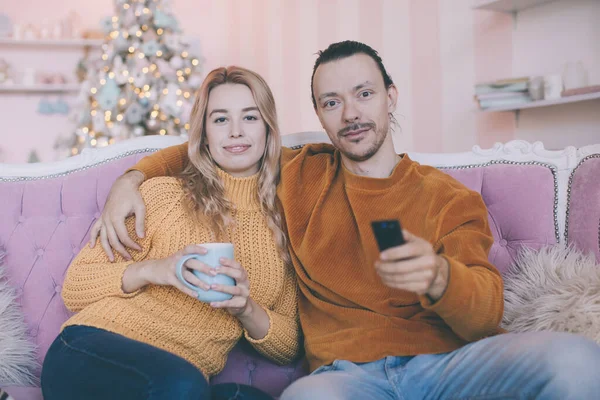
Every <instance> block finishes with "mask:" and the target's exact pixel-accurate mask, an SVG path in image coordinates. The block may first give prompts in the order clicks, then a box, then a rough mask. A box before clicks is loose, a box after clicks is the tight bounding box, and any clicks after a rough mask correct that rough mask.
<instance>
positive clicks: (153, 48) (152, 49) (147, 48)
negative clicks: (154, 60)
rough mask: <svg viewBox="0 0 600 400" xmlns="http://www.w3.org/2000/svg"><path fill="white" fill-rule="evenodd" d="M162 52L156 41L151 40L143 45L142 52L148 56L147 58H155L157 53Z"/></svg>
mask: <svg viewBox="0 0 600 400" xmlns="http://www.w3.org/2000/svg"><path fill="white" fill-rule="evenodd" d="M159 50H160V45H159V44H158V42H157V41H156V40H151V41H149V42H146V43H144V44H143V45H142V51H143V52H144V54H145V55H146V57H149V56H153V55H155V54H156V52H157V51H159Z"/></svg>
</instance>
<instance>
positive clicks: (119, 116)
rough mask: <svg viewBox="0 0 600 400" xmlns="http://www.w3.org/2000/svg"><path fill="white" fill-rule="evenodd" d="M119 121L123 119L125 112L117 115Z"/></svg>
mask: <svg viewBox="0 0 600 400" xmlns="http://www.w3.org/2000/svg"><path fill="white" fill-rule="evenodd" d="M117 121H119V122H121V121H123V114H119V115H117Z"/></svg>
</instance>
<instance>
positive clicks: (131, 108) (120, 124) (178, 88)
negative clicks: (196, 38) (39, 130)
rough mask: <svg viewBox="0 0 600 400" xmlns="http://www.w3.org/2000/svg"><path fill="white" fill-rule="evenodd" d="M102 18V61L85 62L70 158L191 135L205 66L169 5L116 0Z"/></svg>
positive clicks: (161, 1)
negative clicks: (153, 138)
mask: <svg viewBox="0 0 600 400" xmlns="http://www.w3.org/2000/svg"><path fill="white" fill-rule="evenodd" d="M115 10H116V12H115V15H114V16H112V17H107V18H106V19H104V20H102V29H103V31H104V33H105V34H106V40H105V43H104V44H103V45H102V52H101V56H100V57H99V58H96V59H95V60H94V59H89V60H87V62H86V69H87V77H86V80H84V82H83V83H82V89H81V92H80V95H79V98H78V103H79V104H78V107H77V109H76V111H75V113H74V114H73V115H72V117H73V118H74V122H75V124H76V126H77V128H76V131H75V140H74V144H73V145H72V146H71V148H70V152H71V154H73V155H75V154H78V153H79V152H80V151H81V150H82V149H83V148H87V147H102V146H107V145H109V144H112V143H114V142H115V141H118V140H123V139H128V138H131V137H136V136H143V135H156V134H158V135H183V136H187V132H188V130H189V127H190V125H189V116H190V111H191V109H192V102H193V94H194V91H195V90H196V89H197V88H198V87H199V86H200V84H201V63H202V60H201V59H200V57H198V56H197V55H193V54H191V50H190V48H191V47H190V43H188V42H187V41H186V40H185V39H184V38H183V37H182V35H181V30H180V29H179V27H178V24H177V20H176V19H175V17H174V16H173V14H172V12H171V7H170V1H169V0H115Z"/></svg>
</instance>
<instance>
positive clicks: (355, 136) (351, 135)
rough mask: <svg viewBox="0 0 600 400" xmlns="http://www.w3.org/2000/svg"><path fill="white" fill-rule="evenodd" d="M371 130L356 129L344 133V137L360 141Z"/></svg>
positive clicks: (367, 128) (366, 128)
mask: <svg viewBox="0 0 600 400" xmlns="http://www.w3.org/2000/svg"><path fill="white" fill-rule="evenodd" d="M369 129H371V128H370V127H365V128H360V129H355V130H352V131H348V132H346V133H344V134H343V135H342V136H343V137H345V138H347V139H350V140H353V139H358V138H359V137H360V136H361V135H362V134H363V133H365V132H367V131H368V130H369Z"/></svg>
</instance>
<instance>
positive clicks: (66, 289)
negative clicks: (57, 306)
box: [62, 178, 177, 312]
mask: <svg viewBox="0 0 600 400" xmlns="http://www.w3.org/2000/svg"><path fill="white" fill-rule="evenodd" d="M161 179H163V180H165V179H166V178H161ZM173 181H174V180H173ZM169 189H171V190H169ZM176 189H177V186H175V185H174V184H172V183H171V184H169V183H166V184H165V183H160V182H156V180H154V179H153V180H150V181H147V182H145V183H144V184H142V186H141V187H140V192H141V194H142V198H143V199H144V202H145V203H146V205H147V209H148V210H147V213H146V226H147V227H148V228H147V234H146V235H145V236H144V237H143V238H140V239H139V240H138V244H139V245H140V247H141V248H142V250H141V251H135V250H131V251H130V254H131V256H132V259H133V261H125V259H124V258H123V257H121V256H120V255H119V254H118V253H115V262H110V260H109V259H108V256H107V255H106V253H104V250H103V249H102V246H100V243H99V242H97V243H96V246H94V248H93V249H91V248H89V247H88V246H85V247H84V248H83V249H82V250H81V251H80V252H79V254H78V255H77V257H75V259H74V260H73V262H72V263H71V265H70V266H69V269H68V270H67V274H66V277H65V280H64V283H63V290H62V298H63V301H64V303H65V306H66V307H67V308H68V309H69V310H70V311H73V312H77V311H80V310H82V309H83V308H85V307H86V306H88V305H90V304H92V303H95V302H97V301H100V300H102V299H104V298H106V297H110V296H116V297H133V296H135V295H137V294H138V293H139V292H140V291H141V290H143V289H140V290H138V291H135V292H133V293H125V292H123V274H124V273H125V270H126V269H127V268H128V267H129V266H130V265H131V264H133V263H136V262H140V261H143V260H145V259H147V257H148V254H149V253H150V250H151V248H152V237H153V235H154V233H156V232H157V231H159V230H160V225H161V222H162V220H163V219H164V217H165V216H166V215H167V214H168V212H169V211H170V210H171V209H172V207H173V204H175V203H176V201H174V200H173V197H172V196H173V195H174V194H175V193H174V192H175V191H176ZM125 225H126V227H127V231H128V233H129V235H130V236H132V235H135V220H134V219H133V217H129V218H127V220H126V221H125ZM132 237H133V236H132Z"/></svg>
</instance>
